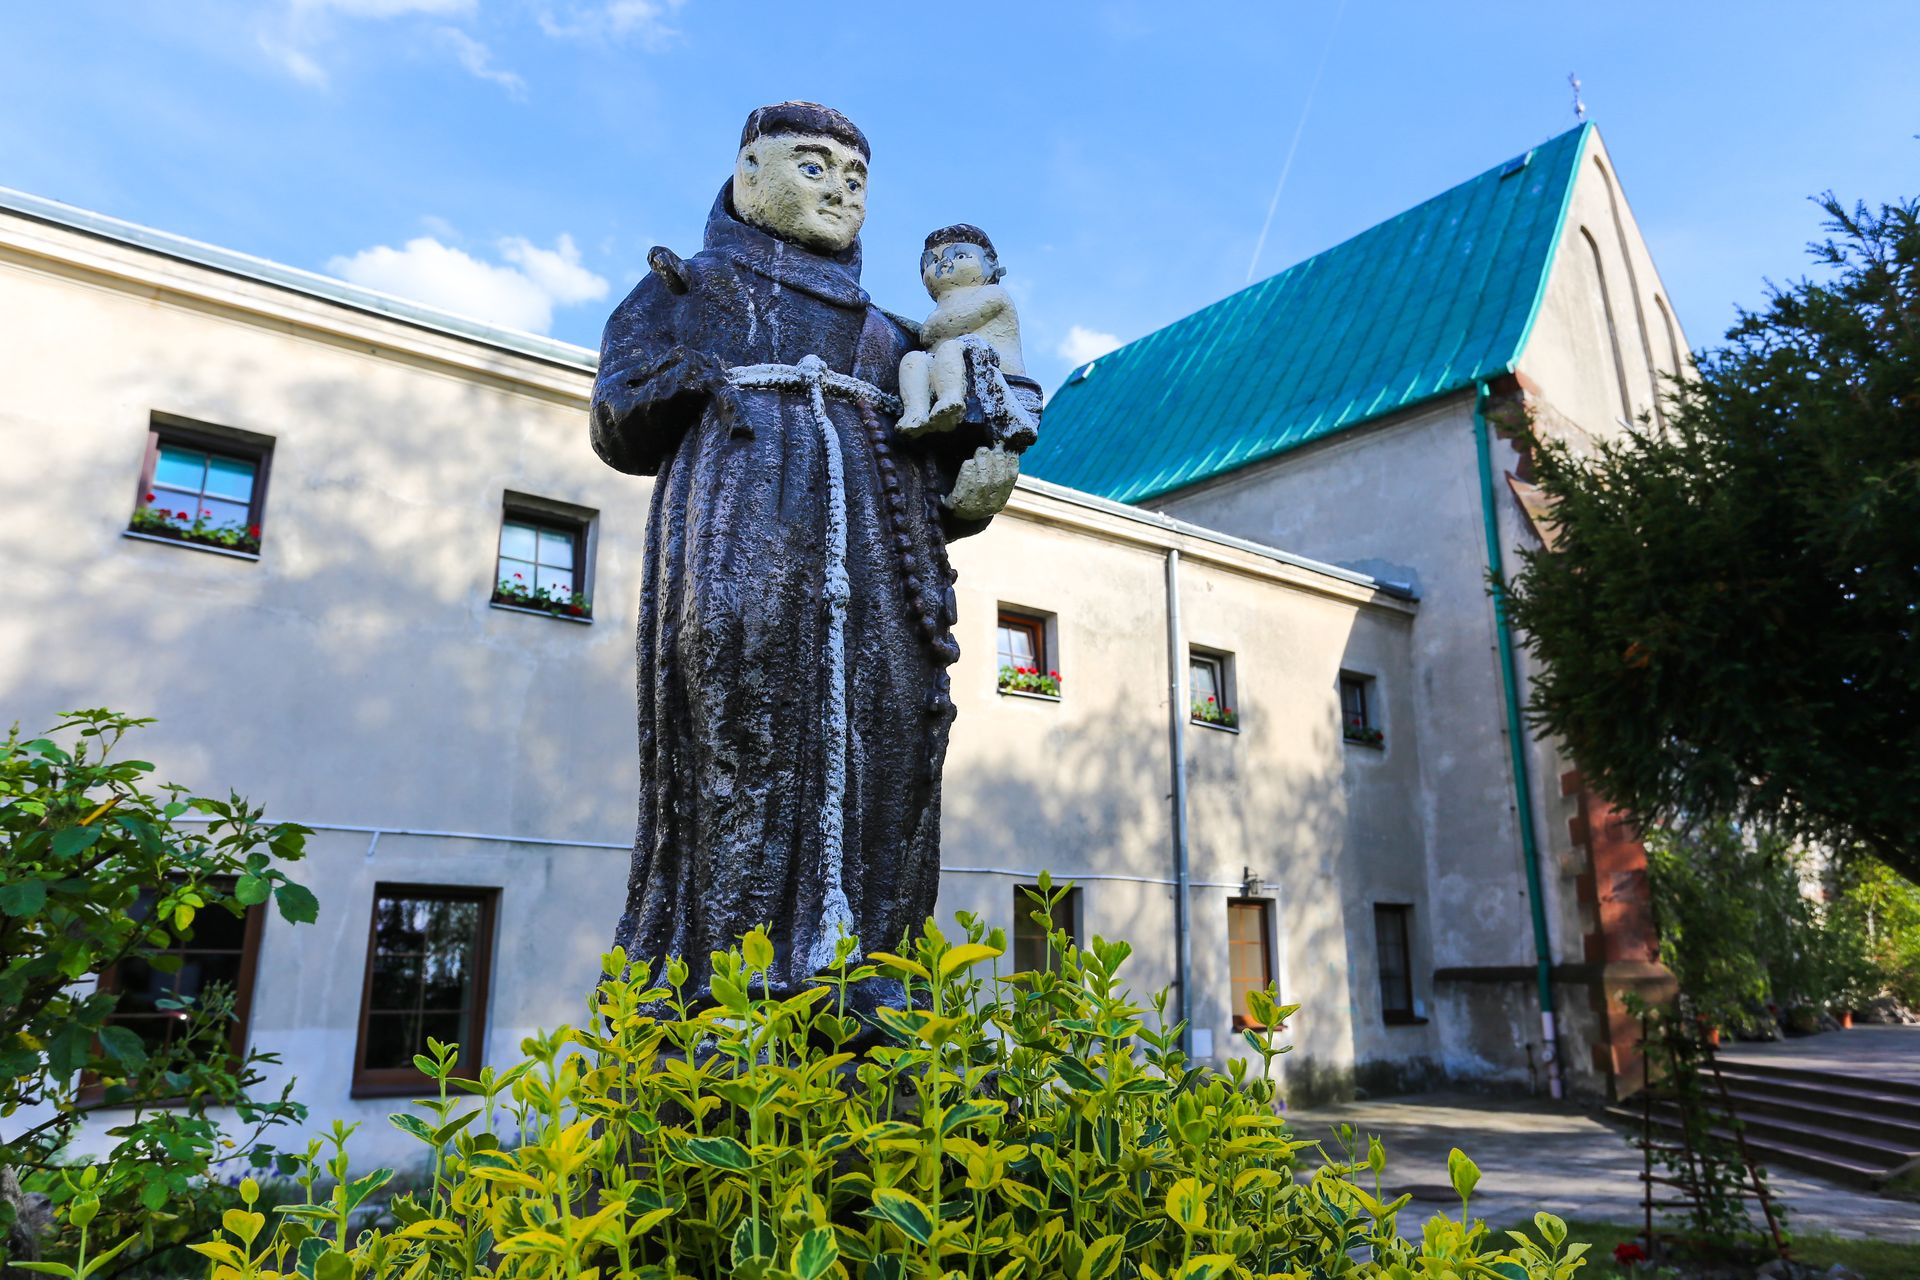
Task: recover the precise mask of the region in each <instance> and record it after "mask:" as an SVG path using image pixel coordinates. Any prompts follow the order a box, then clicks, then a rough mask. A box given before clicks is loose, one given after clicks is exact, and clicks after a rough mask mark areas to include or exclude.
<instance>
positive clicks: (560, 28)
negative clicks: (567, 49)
mask: <svg viewBox="0 0 1920 1280" xmlns="http://www.w3.org/2000/svg"><path fill="white" fill-rule="evenodd" d="M685 3H686V0H600V2H599V3H597V4H579V3H570V4H568V5H566V6H565V11H564V12H562V11H560V10H558V9H556V8H554V7H551V6H543V7H542V8H541V10H540V11H539V13H538V14H537V15H536V16H537V17H538V19H539V22H540V29H541V30H542V31H545V32H546V33H547V34H548V35H550V36H556V37H559V38H562V39H594V38H604V37H609V36H610V37H612V38H614V39H628V38H632V39H636V40H638V41H639V42H640V43H641V44H642V45H644V46H646V47H647V48H648V49H651V50H655V51H657V50H660V49H663V48H665V47H666V46H667V45H668V44H670V43H672V41H673V39H674V37H676V36H678V35H679V34H680V32H679V30H678V29H677V28H675V27H674V26H672V25H671V23H670V22H669V21H668V19H669V18H670V17H671V16H672V14H673V12H674V10H676V9H678V8H679V7H680V6H681V5H683V4H685Z"/></svg>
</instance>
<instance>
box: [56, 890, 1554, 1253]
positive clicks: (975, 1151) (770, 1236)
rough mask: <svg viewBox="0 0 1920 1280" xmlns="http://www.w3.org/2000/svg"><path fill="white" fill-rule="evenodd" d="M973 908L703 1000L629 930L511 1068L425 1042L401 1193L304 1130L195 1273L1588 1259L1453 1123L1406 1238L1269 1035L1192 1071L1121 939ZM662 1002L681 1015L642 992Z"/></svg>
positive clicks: (739, 966)
mask: <svg viewBox="0 0 1920 1280" xmlns="http://www.w3.org/2000/svg"><path fill="white" fill-rule="evenodd" d="M1042 892H1043V894H1046V895H1048V896H1051V895H1055V894H1058V893H1062V892H1064V889H1057V888H1055V887H1054V886H1052V885H1051V883H1043V886H1042ZM1041 905H1042V908H1043V909H1042V911H1041V912H1039V913H1036V914H1037V915H1038V916H1039V917H1040V918H1041V920H1042V922H1043V923H1044V921H1045V919H1046V916H1045V910H1044V908H1045V906H1046V905H1047V904H1044V903H1043V904H1041ZM959 923H960V925H961V927H962V929H963V930H964V937H963V938H962V939H960V940H959V941H950V940H949V939H948V938H947V937H946V936H945V935H944V934H942V933H941V932H940V931H939V930H938V929H936V928H935V927H933V926H932V924H931V923H929V925H928V926H927V928H926V929H925V931H924V933H923V934H922V936H921V937H920V938H919V939H918V940H916V941H915V942H914V943H913V945H912V946H911V948H909V949H910V950H911V952H912V954H911V955H893V954H887V953H881V952H873V953H870V954H868V955H866V956H865V958H864V959H863V960H862V961H860V962H859V963H848V962H846V961H845V960H844V957H845V956H846V955H847V954H849V953H850V952H851V950H852V947H853V944H852V942H851V941H850V940H849V941H846V942H843V944H842V956H843V962H842V963H841V964H839V965H837V966H836V967H835V969H834V970H832V971H831V973H830V975H829V976H828V977H827V978H823V979H822V980H821V981H820V983H819V985H817V986H816V987H814V988H813V989H811V990H809V991H807V992H806V993H804V994H802V995H800V996H796V997H794V998H791V999H786V1000H773V999H769V998H767V996H766V994H765V992H766V987H765V974H766V971H767V968H768V966H769V964H770V963H771V961H772V958H773V948H772V944H771V943H770V942H769V941H768V939H767V937H766V935H765V934H764V933H761V932H755V933H753V934H750V935H749V936H747V937H746V938H745V939H743V940H742V943H741V945H740V947H738V948H737V949H735V950H733V951H731V952H729V953H727V954H725V955H720V956H716V957H715V962H714V971H715V974H716V977H715V980H714V983H713V990H714V992H715V996H716V998H717V999H718V1000H719V1001H720V1004H719V1005H718V1006H717V1007H715V1008H711V1009H704V1010H700V1011H697V1012H696V1011H693V1010H691V1009H689V1008H687V1006H686V1004H685V1002H684V1001H683V1000H682V998H681V996H680V991H679V988H680V984H682V983H683V982H684V981H685V979H686V968H685V966H684V965H682V964H680V963H679V962H678V961H670V962H668V964H667V965H666V968H665V972H664V973H663V974H658V975H655V974H653V973H650V972H649V971H648V968H647V966H645V965H644V964H641V963H639V962H632V963H631V967H629V957H627V956H625V955H623V954H621V953H619V952H617V951H616V952H614V953H612V954H610V955H608V956H607V957H606V958H605V961H604V970H605V973H606V975H607V976H606V980H605V981H604V982H603V983H602V984H601V985H600V987H599V988H598V990H597V991H596V993H595V996H594V999H593V1003H592V1009H591V1017H590V1018H589V1021H588V1025H587V1027H586V1028H584V1029H573V1028H565V1029H562V1030H560V1031H557V1032H555V1033H553V1034H551V1035H547V1036H541V1037H536V1038H533V1039H530V1040H528V1041H526V1042H525V1044H524V1050H525V1052H526V1055H527V1056H526V1060H525V1061H524V1062H522V1063H520V1064H519V1065H517V1066H515V1067H513V1068H512V1069H511V1070H508V1071H505V1072H501V1073H497V1074H496V1073H494V1072H492V1071H483V1072H482V1073H481V1076H480V1078H479V1079H478V1080H471V1081H467V1080H452V1079H449V1072H450V1069H451V1068H450V1065H449V1064H450V1063H451V1062H452V1061H453V1058H454V1051H453V1049H452V1047H451V1046H444V1047H443V1046H438V1045H436V1046H434V1056H433V1057H431V1058H423V1059H421V1067H422V1069H423V1070H425V1071H427V1072H428V1073H429V1074H430V1075H431V1076H432V1077H434V1078H435V1080H436V1081H437V1082H438V1094H437V1096H436V1097H434V1098H432V1099H429V1100H426V1101H423V1102H419V1103H416V1104H415V1107H414V1110H413V1111H411V1112H408V1113H404V1114H401V1115H397V1116H395V1117H393V1123H394V1124H395V1125H397V1126H399V1127H400V1128H401V1129H404V1130H405V1131H407V1132H408V1133H410V1134H413V1135H414V1136H415V1137H418V1138H419V1139H420V1140H421V1141H422V1142H423V1143H425V1144H426V1147H427V1149H428V1155H429V1164H428V1168H427V1171H426V1173H425V1174H424V1175H423V1177H424V1179H425V1181H424V1184H423V1185H422V1186H421V1188H420V1189H419V1190H417V1191H415V1192H411V1193H408V1194H404V1195H396V1196H394V1197H393V1198H392V1199H391V1201H390V1203H389V1204H388V1206H387V1207H386V1209H385V1210H384V1211H383V1212H381V1213H380V1214H379V1215H378V1217H377V1219H375V1220H374V1221H373V1222H372V1224H371V1225H363V1222H366V1221H367V1219H368V1218H370V1217H372V1215H370V1214H368V1212H367V1210H368V1206H370V1205H373V1204H375V1203H376V1202H377V1196H376V1194H375V1193H376V1192H379V1191H380V1189H381V1188H382V1187H384V1186H385V1184H386V1183H387V1182H388V1180H389V1179H390V1178H391V1176H392V1175H391V1173H390V1171H388V1170H385V1169H381V1170H375V1171H371V1172H368V1173H365V1174H363V1175H356V1173H355V1171H354V1170H353V1169H352V1168H350V1167H349V1159H348V1152H347V1146H348V1139H349V1135H350V1132H351V1131H350V1130H348V1129H345V1128H342V1127H336V1130H335V1133H334V1135H333V1136H332V1138H331V1140H330V1144H328V1145H323V1144H320V1143H315V1144H314V1146H313V1147H312V1148H311V1149H310V1151H309V1154H308V1158H307V1161H306V1170H305V1173H304V1175H303V1185H304V1187H305V1188H306V1190H307V1192H308V1194H307V1196H306V1200H307V1201H308V1202H307V1203H305V1204H299V1205H291V1206H283V1207H281V1208H279V1209H278V1210H276V1211H275V1212H274V1213H272V1214H267V1213H262V1212H257V1211H254V1210H253V1209H252V1208H251V1206H252V1205H253V1203H254V1197H255V1194H256V1192H255V1189H254V1188H252V1187H251V1185H250V1184H248V1185H247V1186H243V1189H242V1194H243V1196H244V1197H246V1199H247V1203H248V1205H249V1206H250V1207H249V1208H248V1209H245V1210H237V1211H234V1212H231V1213H229V1214H228V1215H227V1221H226V1231H225V1234H224V1236H223V1238H221V1239H219V1240H217V1241H214V1242H211V1243H204V1244H200V1245H198V1246H196V1248H197V1250H198V1251H199V1252H200V1253H201V1254H203V1255H204V1256H206V1258H207V1259H208V1260H209V1263H210V1267H211V1277H210V1280H277V1278H278V1277H288V1280H292V1278H293V1277H294V1276H295V1275H296V1274H297V1275H298V1276H301V1277H306V1278H307V1280H365V1278H377V1280H388V1278H391V1280H448V1278H451V1277H462V1278H465V1277H474V1276H498V1277H515V1278H523V1280H560V1278H564V1280H601V1278H602V1277H613V1276H621V1277H626V1276H634V1277H641V1278H644V1280H664V1278H665V1277H670V1276H701V1277H720V1276H730V1275H737V1276H744V1277H749V1278H761V1277H764V1278H766V1280H788V1278H794V1280H825V1278H826V1277H837V1278H845V1280H908V1278H909V1277H911V1278H913V1280H943V1278H946V1277H964V1278H965V1280H1029V1278H1032V1280H1040V1278H1043V1277H1061V1278H1063V1280H1116V1278H1120V1280H1133V1278H1135V1277H1139V1278H1142V1280H1216V1278H1218V1280H1225V1278H1226V1277H1229V1276H1234V1277H1253V1276H1290V1277H1291V1276H1297V1277H1334V1276H1380V1277H1403V1278H1406V1280H1412V1278H1413V1277H1429V1276H1461V1277H1506V1278H1508V1280H1528V1278H1532V1280H1565V1278H1566V1277H1569V1276H1571V1275H1573V1273H1574V1272H1575V1271H1577V1270H1578V1269H1579V1268H1580V1267H1581V1266H1582V1265H1584V1262H1583V1259H1581V1257H1580V1254H1581V1252H1582V1251H1583V1249H1584V1246H1580V1245H1572V1246H1568V1245H1566V1244H1565V1235H1566V1231H1565V1228H1564V1226H1562V1225H1561V1223H1560V1222H1559V1221H1558V1220H1557V1219H1554V1218H1552V1217H1550V1216H1548V1215H1545V1214H1542V1215H1539V1216H1538V1217H1537V1218H1536V1219H1535V1222H1536V1224H1537V1225H1538V1228H1539V1232H1540V1236H1541V1239H1539V1240H1533V1239H1530V1238H1528V1237H1526V1236H1523V1235H1517V1234H1516V1235H1513V1236H1511V1237H1510V1238H1506V1239H1498V1238H1496V1237H1495V1236H1494V1235H1493V1233H1491V1232H1489V1231H1488V1230H1487V1228H1485V1227H1484V1226H1483V1225H1481V1224H1479V1223H1477V1222H1472V1221H1470V1220H1468V1219H1466V1217H1465V1215H1466V1212H1467V1205H1468V1197H1469V1196H1470V1195H1471V1193H1472V1190H1473V1184H1474V1182H1475V1180H1476V1179H1477V1178H1478V1176H1479V1175H1478V1171H1477V1170H1475V1169H1474V1167H1473V1165H1472V1163H1471V1162H1470V1161H1468V1160H1467V1159H1466V1157H1465V1156H1463V1155H1460V1154H1459V1153H1458V1152H1456V1153H1455V1159H1454V1161H1453V1169H1452V1172H1453V1180H1454V1186H1455V1188H1456V1190H1458V1191H1459V1193H1460V1196H1461V1214H1462V1217H1461V1219H1460V1220H1454V1219H1451V1218H1447V1217H1444V1216H1441V1217H1435V1218H1434V1219H1433V1220H1432V1221H1430V1222H1428V1223H1427V1224H1426V1226H1425V1230H1424V1231H1423V1232H1420V1233H1418V1236H1417V1239H1415V1240H1412V1241H1409V1240H1407V1239H1404V1238H1402V1236H1401V1235H1400V1234H1399V1231H1398V1226H1399V1215H1400V1214H1401V1212H1402V1211H1403V1209H1404V1206H1405V1204H1406V1197H1404V1196H1402V1197H1400V1198H1398V1199H1394V1200H1392V1201H1390V1202H1386V1203H1383V1202H1382V1196H1381V1192H1380V1175H1381V1170H1382V1168H1383V1167H1384V1165H1385V1154H1384V1153H1383V1152H1382V1150H1381V1148H1380V1145H1379V1143H1378V1142H1377V1141H1370V1140H1369V1141H1367V1142H1366V1143H1365V1146H1364V1150H1362V1149H1361V1148H1359V1147H1358V1146H1356V1147H1354V1148H1352V1149H1350V1150H1347V1151H1344V1152H1336V1153H1333V1158H1331V1159H1328V1158H1327V1157H1325V1156H1324V1155H1317V1154H1316V1157H1315V1159H1314V1161H1313V1165H1314V1167H1312V1168H1311V1170H1308V1169H1305V1168H1304V1167H1303V1157H1305V1156H1307V1155H1309V1154H1310V1153H1314V1152H1315V1151H1316V1149H1315V1148H1314V1147H1313V1146H1312V1145H1311V1144H1309V1143H1305V1142H1302V1141H1299V1140H1297V1139H1295V1138H1293V1137H1291V1136H1290V1135H1289V1133H1288V1131H1287V1128H1286V1125H1285V1123H1284V1121H1283V1119H1282V1117H1281V1116H1280V1115H1279V1114H1278V1112H1277V1109H1276V1107H1275V1104H1274V1087H1273V1083H1272V1079H1271V1072H1272V1066H1273V1058H1274V1057H1275V1056H1276V1055H1277V1053H1278V1052H1279V1050H1277V1049H1274V1048H1273V1047H1271V1045H1270V1044H1269V1043H1268V1041H1267V1039H1266V1038H1264V1037H1261V1036H1258V1035H1253V1036H1250V1037H1249V1040H1250V1042H1251V1043H1252V1045H1253V1047H1254V1048H1255V1049H1256V1050H1258V1051H1259V1055H1260V1058H1261V1061H1262V1063H1263V1069H1262V1071H1261V1072H1260V1073H1259V1074H1258V1075H1255V1074H1254V1073H1252V1072H1251V1071H1248V1070H1244V1069H1242V1068H1240V1067H1239V1066H1236V1067H1235V1069H1234V1070H1232V1071H1230V1072H1229V1073H1227V1074H1224V1075H1223V1074H1219V1073H1217V1072H1213V1071H1209V1070H1205V1069H1201V1068H1196V1067H1195V1066H1193V1065H1191V1064H1189V1063H1188V1062H1187V1060H1186V1059H1185V1058H1184V1056H1183V1055H1182V1054H1181V1052H1180V1050H1179V1048H1178V1047H1177V1046H1178V1044H1179V1036H1180V1028H1179V1027H1178V1026H1177V1025H1174V1024H1172V1023H1170V1022H1169V1021H1168V1020H1167V1018H1166V1017H1165V1016H1164V1015H1165V1010H1166V996H1165V995H1164V993H1163V994H1161V995H1160V996H1158V997H1156V998H1155V999H1154V1000H1153V1001H1152V1002H1151V1006H1150V1007H1149V1008H1143V1007H1141V1006H1139V1005H1137V1004H1135V1003H1133V1001H1132V1000H1131V999H1130V998H1129V995H1128V993H1127V991H1126V989H1125V988H1124V987H1123V986H1122V985H1121V981H1120V973H1119V971H1120V968H1121V965H1122V962H1123V961H1125V960H1126V958H1127V955H1128V950H1129V948H1128V947H1127V944H1125V943H1123V942H1106V941H1104V940H1101V939H1099V938H1095V939H1094V941H1093V944H1092V945H1091V946H1089V947H1087V948H1084V949H1080V948H1076V947H1074V946H1072V945H1070V944H1069V942H1068V940H1067V939H1066V937H1065V935H1064V934H1056V935H1054V937H1053V939H1052V944H1051V946H1050V949H1049V950H1050V962H1049V967H1050V969H1051V970H1052V971H1047V970H1042V971H1036V972H1030V973H1020V974H1007V973H1003V972H1002V966H1001V963H1000V962H1001V958H1002V955H1003V951H1004V943H1005V939H1004V937H1003V936H1002V935H1001V934H1000V932H999V931H997V930H995V931H989V930H987V929H986V928H985V927H984V926H983V925H982V924H981V923H980V922H979V921H978V920H975V919H972V918H970V917H968V916H965V915H962V916H961V917H960V920H959ZM877 973H885V974H890V975H892V976H895V977H898V978H901V979H904V980H905V983H906V988H907V991H908V995H909V1001H910V1007H909V1008H907V1009H905V1010H904V1011H890V1012H889V1013H887V1014H886V1015H884V1017H885V1023H886V1031H887V1033H888V1035H889V1037H890V1038H891V1041H892V1043H890V1044H887V1045H884V1046H882V1047H879V1048H873V1049H869V1050H867V1051H866V1052H865V1053H864V1054H863V1055H861V1056H858V1057H856V1056H855V1055H853V1054H850V1053H846V1052H841V1051H840V1049H841V1046H844V1045H847V1044H848V1043H849V1042H850V1041H852V1040H853V1039H854V1037H855V1035H856V1033H857V1032H858V1030H859V1027H858V1025H857V1024H856V1023H855V1022H854V1021H853V1019H851V1018H850V1017H848V1016H847V1005H846V991H847V986H848V984H849V983H852V982H856V981H859V980H861V979H863V978H865V977H868V976H871V975H874V974H877ZM663 1001H664V1002H665V1004H666V1005H667V1007H669V1008H670V1009H671V1010H672V1012H671V1014H670V1015H669V1016H666V1017H664V1018H658V1019H656V1018H655V1017H652V1016H648V1012H647V1011H648V1010H649V1009H658V1008H659V1007H660V1002H663ZM1275 1004H1276V997H1275V995H1274V993H1273V992H1272V991H1271V990H1269V991H1268V992H1266V993H1263V994H1259V995H1256V996H1255V1014H1256V1016H1257V1017H1258V1018H1259V1019H1260V1020H1261V1021H1264V1022H1266V1023H1267V1024H1268V1025H1270V1026H1277V1025H1279V1022H1280V1021H1281V1020H1282V1019H1284V1018H1285V1017H1286V1016H1288V1015H1289V1014H1291V1013H1292V1012H1293V1009H1292V1008H1290V1007H1289V1008H1277V1007H1275ZM329 1146H330V1148H331V1149H329ZM320 1187H325V1188H326V1192H325V1194H324V1195H321V1194H316V1193H315V1192H316V1188H320ZM75 1203H76V1204H78V1203H82V1201H79V1200H76V1202H75ZM79 1263H80V1265H79V1267H78V1268H68V1269H66V1270H64V1271H62V1272H60V1274H65V1275H74V1274H77V1273H79V1272H83V1271H84V1269H85V1267H86V1262H85V1260H84V1259H81V1260H79Z"/></svg>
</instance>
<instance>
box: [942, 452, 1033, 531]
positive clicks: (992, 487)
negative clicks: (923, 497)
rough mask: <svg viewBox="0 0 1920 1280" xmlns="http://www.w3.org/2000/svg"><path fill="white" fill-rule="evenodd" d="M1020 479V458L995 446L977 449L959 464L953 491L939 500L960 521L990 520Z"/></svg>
mask: <svg viewBox="0 0 1920 1280" xmlns="http://www.w3.org/2000/svg"><path fill="white" fill-rule="evenodd" d="M1019 478H1020V457H1019V455H1018V454H1013V453H1008V452H1007V451H1006V450H1005V449H1001V448H999V447H997V446H995V447H992V448H987V447H984V446H983V447H981V448H979V449H975V450H974V451H973V456H972V457H971V458H968V459H967V460H966V461H965V462H963V463H961V464H960V474H959V475H957V476H955V477H954V481H953V492H952V493H949V494H948V495H947V496H946V497H944V498H942V499H941V501H942V502H943V503H945V504H946V506H947V509H948V510H949V511H952V512H953V514H955V515H956V516H959V517H960V518H961V519H963V520H990V519H992V518H993V517H994V516H995V515H998V514H999V512H1000V509H1001V508H1002V507H1005V506H1006V505H1007V499H1008V498H1010V497H1012V496H1013V484H1014V481H1016V480H1018V479H1019Z"/></svg>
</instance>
